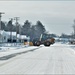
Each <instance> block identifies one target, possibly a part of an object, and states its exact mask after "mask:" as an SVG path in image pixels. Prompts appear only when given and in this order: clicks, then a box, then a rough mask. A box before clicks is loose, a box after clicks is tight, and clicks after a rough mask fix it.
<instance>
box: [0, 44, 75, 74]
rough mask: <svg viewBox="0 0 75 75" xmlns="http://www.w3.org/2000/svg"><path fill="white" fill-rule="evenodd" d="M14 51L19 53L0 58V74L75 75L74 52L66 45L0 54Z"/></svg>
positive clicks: (22, 49) (23, 49) (30, 48)
mask: <svg viewBox="0 0 75 75" xmlns="http://www.w3.org/2000/svg"><path fill="white" fill-rule="evenodd" d="M19 50H20V51H22V52H20V51H19ZM16 51H19V53H17V54H16V55H13V56H14V57H13V58H12V57H11V58H10V59H4V60H2V58H1V57H0V74H17V75H18V74H19V75H21V74H34V75H36V74H44V75H46V74H75V53H74V52H75V50H74V49H72V48H71V47H69V45H68V44H61V43H55V44H54V45H51V46H50V47H45V46H41V47H34V46H32V47H27V48H21V49H18V50H9V51H7V52H5V53H4V52H0V53H4V54H9V53H13V52H16ZM0 55H1V54H0Z"/></svg>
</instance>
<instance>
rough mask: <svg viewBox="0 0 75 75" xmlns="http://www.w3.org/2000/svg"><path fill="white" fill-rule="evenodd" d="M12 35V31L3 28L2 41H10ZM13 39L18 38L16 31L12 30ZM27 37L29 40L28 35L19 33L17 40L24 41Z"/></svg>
mask: <svg viewBox="0 0 75 75" xmlns="http://www.w3.org/2000/svg"><path fill="white" fill-rule="evenodd" d="M10 36H11V33H10V32H8V31H4V30H1V34H0V42H8V39H10ZM11 39H12V40H16V32H12V36H11ZM25 39H27V40H29V37H27V36H26V35H20V34H17V42H24V40H25Z"/></svg>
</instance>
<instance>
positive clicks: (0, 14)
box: [0, 12, 4, 40]
mask: <svg viewBox="0 0 75 75" xmlns="http://www.w3.org/2000/svg"><path fill="white" fill-rule="evenodd" d="M2 14H4V13H3V12H0V38H1V40H2V36H1V17H2Z"/></svg>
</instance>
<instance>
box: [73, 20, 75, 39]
mask: <svg viewBox="0 0 75 75" xmlns="http://www.w3.org/2000/svg"><path fill="white" fill-rule="evenodd" d="M73 29H74V37H73V38H74V39H75V20H74V24H73Z"/></svg>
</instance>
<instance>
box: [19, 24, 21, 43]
mask: <svg viewBox="0 0 75 75" xmlns="http://www.w3.org/2000/svg"><path fill="white" fill-rule="evenodd" d="M19 40H20V42H21V26H20V25H19Z"/></svg>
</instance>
